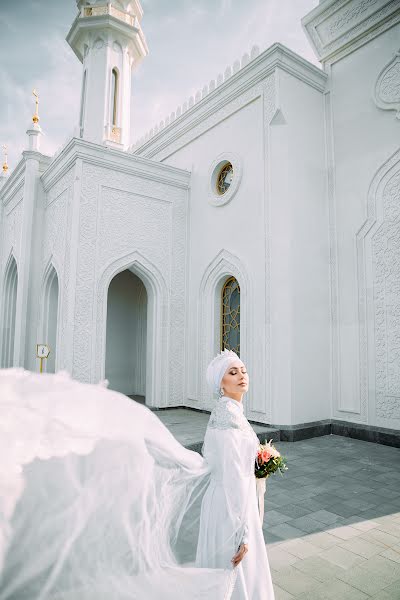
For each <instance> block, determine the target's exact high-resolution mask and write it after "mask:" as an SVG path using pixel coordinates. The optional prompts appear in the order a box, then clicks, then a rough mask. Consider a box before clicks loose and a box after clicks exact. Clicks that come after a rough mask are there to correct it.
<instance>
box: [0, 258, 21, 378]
mask: <svg viewBox="0 0 400 600" xmlns="http://www.w3.org/2000/svg"><path fill="white" fill-rule="evenodd" d="M17 293H18V268H17V261H16V260H15V257H14V254H13V253H12V252H11V253H10V256H9V258H8V261H7V265H6V268H5V274H4V280H3V298H2V319H1V324H2V326H1V366H2V367H3V368H7V367H12V366H13V365H14V342H15V317H16V307H17Z"/></svg>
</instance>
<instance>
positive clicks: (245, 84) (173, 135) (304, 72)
mask: <svg viewBox="0 0 400 600" xmlns="http://www.w3.org/2000/svg"><path fill="white" fill-rule="evenodd" d="M277 68H279V69H281V70H282V71H285V72H287V73H289V74H290V75H292V76H294V77H296V78H298V79H299V80H301V81H303V82H304V83H306V84H307V85H310V86H311V87H313V88H315V89H316V90H318V91H320V92H323V91H324V90H325V87H326V79H327V75H326V74H325V73H324V72H323V71H322V70H321V69H319V68H318V67H316V66H315V65H313V64H312V63H310V62H309V61H307V60H306V59H304V58H302V57H301V56H299V55H298V54H296V53H295V52H293V51H292V50H289V48H286V47H285V46H283V45H282V44H280V43H276V44H274V45H273V46H271V47H270V48H268V49H267V50H265V52H263V53H262V54H260V55H259V56H258V57H257V58H255V59H253V60H252V61H251V62H250V63H249V64H248V65H247V66H245V67H243V68H242V69H240V71H238V72H237V73H235V74H234V75H232V76H231V77H229V79H227V80H226V81H224V82H223V83H222V84H221V85H219V86H218V87H217V88H216V89H215V90H213V91H212V92H210V93H209V94H208V95H207V96H205V97H204V98H202V99H201V100H200V101H198V102H197V103H196V104H194V106H192V107H191V108H190V109H189V110H188V111H186V112H185V113H183V114H182V115H180V116H179V117H178V118H177V119H175V120H174V121H173V122H172V123H170V124H169V125H167V126H166V127H165V128H164V129H162V130H161V131H158V132H157V133H155V134H154V135H153V136H152V137H150V139H147V138H145V141H144V142H141V143H139V144H138V145H136V146H133V147H132V149H131V150H132V152H133V153H134V154H135V156H137V155H141V156H147V157H148V158H151V157H153V156H155V155H156V154H158V153H159V152H160V151H161V150H164V149H166V148H167V147H168V146H170V145H171V144H172V143H173V142H176V141H177V140H179V138H181V137H183V136H185V135H186V134H188V133H189V132H190V130H194V128H195V127H196V126H197V125H198V124H199V123H201V122H204V121H205V120H206V119H207V118H208V117H209V116H210V115H213V114H215V113H216V111H219V110H220V109H222V108H223V107H224V106H226V105H228V104H229V103H230V102H232V101H233V100H235V99H236V98H238V97H239V96H241V95H242V94H244V93H245V92H246V91H247V90H249V89H251V88H252V87H254V86H256V85H257V84H258V83H260V82H261V81H263V80H264V79H266V78H267V77H268V76H269V75H270V74H271V73H273V72H274V70H275V69H277ZM193 137H195V134H193ZM186 143H187V140H186V141H185V144H186Z"/></svg>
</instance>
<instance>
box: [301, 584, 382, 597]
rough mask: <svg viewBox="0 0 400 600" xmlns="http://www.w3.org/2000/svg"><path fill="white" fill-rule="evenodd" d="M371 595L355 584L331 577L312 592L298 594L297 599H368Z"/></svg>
mask: <svg viewBox="0 0 400 600" xmlns="http://www.w3.org/2000/svg"><path fill="white" fill-rule="evenodd" d="M368 599H370V596H368V595H367V594H364V592H361V590H358V589H356V588H354V587H353V586H351V585H349V584H347V583H345V582H344V581H340V579H330V580H329V581H325V582H324V583H320V584H319V586H318V587H315V588H314V589H313V590H311V592H307V593H305V594H300V595H299V596H296V600H368Z"/></svg>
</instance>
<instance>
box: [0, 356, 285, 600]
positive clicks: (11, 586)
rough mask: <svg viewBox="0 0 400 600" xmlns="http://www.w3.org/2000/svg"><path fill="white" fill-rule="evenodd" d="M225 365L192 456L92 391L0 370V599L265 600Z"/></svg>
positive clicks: (100, 390) (134, 407)
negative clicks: (200, 449) (199, 449)
mask: <svg viewBox="0 0 400 600" xmlns="http://www.w3.org/2000/svg"><path fill="white" fill-rule="evenodd" d="M225 354H226V353H225ZM225 358H226V357H225ZM231 358H232V357H230V359H231ZM230 359H229V360H230ZM220 360H221V359H218V360H217V363H218V364H219V367H220V368H221V367H222V363H219V362H218V361H220ZM235 360H236V359H235ZM212 364H213V367H212V369H211V368H210V370H209V373H208V375H209V376H210V373H211V372H212V371H213V372H214V367H215V366H216V362H213V363H212ZM229 364H231V363H230V362H229ZM227 366H228V363H227ZM236 367H237V369H236V370H235V375H233V373H231V372H228V373H227V374H226V377H225V378H224V383H223V385H224V392H225V394H227V395H226V397H222V398H221V399H220V400H218V401H217V405H216V407H215V410H214V411H213V413H212V415H211V417H210V423H209V427H208V430H207V434H206V438H205V444H204V456H205V458H202V457H201V456H200V455H199V454H197V453H196V452H192V451H190V450H187V449H185V448H183V447H182V446H181V444H179V442H177V440H176V439H175V438H174V437H173V436H172V434H171V433H170V432H169V431H168V430H167V429H166V427H165V426H164V425H163V424H162V423H161V421H160V420H159V419H158V418H157V416H156V415H155V414H154V413H153V412H152V411H150V410H149V409H148V408H146V407H144V406H141V405H139V404H137V403H135V402H132V401H131V400H129V399H128V398H127V397H125V396H123V395H122V394H119V393H117V392H112V391H110V390H107V389H106V388H105V387H104V386H102V385H89V384H82V383H79V382H77V381H74V380H73V379H71V378H70V377H69V376H68V374H66V373H58V374H56V375H50V374H49V375H40V374H37V373H29V372H28V371H24V370H23V369H6V370H0V456H1V461H0V600H16V599H18V600H32V598H35V600H78V599H79V600H111V599H112V600H143V599H146V600H158V599H159V598H163V600H230V599H231V598H232V600H239V599H240V600H245V599H246V600H273V598H274V596H273V590H272V584H271V578H270V572H269V566H268V559H267V555H266V551H265V545H264V540H263V536H262V531H261V526H260V522H259V517H258V513H257V503H256V496H255V478H254V455H255V449H256V443H257V440H256V438H255V434H254V432H252V429H251V427H250V425H249V424H248V422H247V420H246V419H245V417H244V415H243V412H242V407H241V404H240V403H239V402H238V401H237V400H235V399H234V398H235V396H234V394H235V390H236V391H237V390H240V391H244V390H245V388H246V386H245V385H242V381H241V380H240V381H238V379H239V378H242V379H244V374H243V369H242V363H241V365H240V368H239V364H237V365H236ZM225 370H226V369H224V371H223V373H221V378H220V381H219V383H220V382H221V379H222V377H223V376H224V374H225ZM214 374H215V372H214ZM238 374H239V375H238ZM243 383H244V381H243ZM231 384H232V385H231ZM232 386H233V387H232ZM235 386H236V387H235ZM246 389H247V388H246ZM200 501H202V511H201V519H200V529H199V528H198V525H199V522H198V519H197V518H196V514H197V513H196V510H197V506H198V504H199V502H200ZM196 548H197V556H196ZM232 560H233V562H231V561H232ZM232 590H233V595H232Z"/></svg>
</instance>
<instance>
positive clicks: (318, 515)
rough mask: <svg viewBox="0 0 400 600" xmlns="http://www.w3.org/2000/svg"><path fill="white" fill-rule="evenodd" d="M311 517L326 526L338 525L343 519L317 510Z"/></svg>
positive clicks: (326, 511)
mask: <svg viewBox="0 0 400 600" xmlns="http://www.w3.org/2000/svg"><path fill="white" fill-rule="evenodd" d="M309 517H310V518H312V519H315V520H316V521H319V522H321V523H324V524H325V525H332V524H337V523H340V521H341V520H342V517H340V516H339V515H337V514H335V513H333V512H330V511H328V510H317V511H315V512H312V513H310V514H309Z"/></svg>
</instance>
